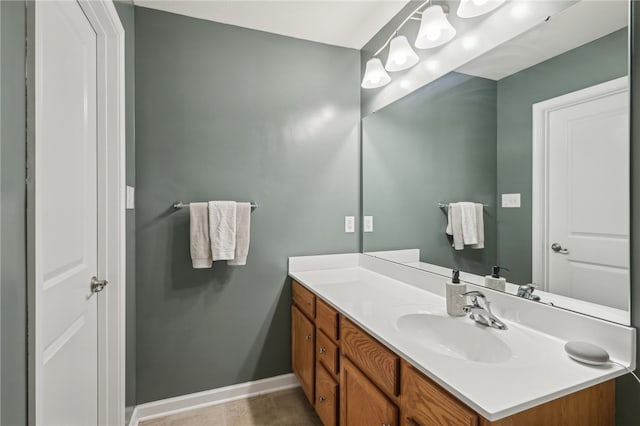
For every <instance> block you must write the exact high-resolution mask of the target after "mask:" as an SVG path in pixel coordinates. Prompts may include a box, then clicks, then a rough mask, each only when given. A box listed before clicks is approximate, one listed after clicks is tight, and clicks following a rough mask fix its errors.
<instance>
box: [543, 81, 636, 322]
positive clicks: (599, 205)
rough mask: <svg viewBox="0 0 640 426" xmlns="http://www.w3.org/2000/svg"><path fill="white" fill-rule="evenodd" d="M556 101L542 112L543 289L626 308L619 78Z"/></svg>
mask: <svg viewBox="0 0 640 426" xmlns="http://www.w3.org/2000/svg"><path fill="white" fill-rule="evenodd" d="M576 99H579V100H578V101H577V102H576ZM562 100H564V101H566V106H560V107H556V108H554V109H553V111H551V112H550V113H549V115H548V129H547V131H548V138H549V141H548V166H547V167H548V203H549V207H548V229H547V232H548V240H547V244H548V247H546V250H547V256H548V265H549V268H548V290H549V291H550V292H552V293H556V294H561V295H565V296H569V297H573V298H577V299H581V300H585V301H589V302H594V303H598V304H602V305H607V306H611V307H614V308H618V309H623V310H627V309H628V308H629V307H628V300H629V93H628V86H627V83H626V78H623V79H622V80H618V81H615V80H614V81H613V82H609V83H605V84H602V85H598V86H594V87H591V88H588V89H585V90H583V91H579V92H575V93H572V94H569V95H566V96H563V97H562Z"/></svg>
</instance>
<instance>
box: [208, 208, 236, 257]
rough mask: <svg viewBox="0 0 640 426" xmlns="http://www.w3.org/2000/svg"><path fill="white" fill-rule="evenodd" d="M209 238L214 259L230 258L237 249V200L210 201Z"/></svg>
mask: <svg viewBox="0 0 640 426" xmlns="http://www.w3.org/2000/svg"><path fill="white" fill-rule="evenodd" d="M209 238H211V257H212V259H213V260H230V259H233V258H234V256H235V251H236V203H235V201H209Z"/></svg>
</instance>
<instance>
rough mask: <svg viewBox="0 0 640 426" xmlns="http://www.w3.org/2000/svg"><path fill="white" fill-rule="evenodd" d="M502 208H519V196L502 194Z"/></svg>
mask: <svg viewBox="0 0 640 426" xmlns="http://www.w3.org/2000/svg"><path fill="white" fill-rule="evenodd" d="M502 207H503V208H520V194H502Z"/></svg>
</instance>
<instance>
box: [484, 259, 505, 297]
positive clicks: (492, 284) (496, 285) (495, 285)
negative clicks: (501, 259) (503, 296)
mask: <svg viewBox="0 0 640 426" xmlns="http://www.w3.org/2000/svg"><path fill="white" fill-rule="evenodd" d="M502 269H504V270H505V271H508V269H507V268H503V267H501V266H498V265H496V266H494V267H493V268H491V275H487V276H485V277H484V286H485V287H487V288H490V289H493V290H499V291H504V290H505V288H506V287H507V280H506V279H505V278H503V277H501V276H500V270H502Z"/></svg>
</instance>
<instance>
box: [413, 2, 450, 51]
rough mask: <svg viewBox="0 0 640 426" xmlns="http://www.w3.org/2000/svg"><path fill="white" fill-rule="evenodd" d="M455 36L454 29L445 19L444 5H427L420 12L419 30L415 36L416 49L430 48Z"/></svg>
mask: <svg viewBox="0 0 640 426" xmlns="http://www.w3.org/2000/svg"><path fill="white" fill-rule="evenodd" d="M455 36H456V29H455V28H453V25H451V23H450V22H449V20H448V19H447V15H446V14H445V9H444V7H442V6H440V5H433V6H429V7H428V8H427V9H426V10H425V11H424V12H422V19H421V20H420V30H419V31H418V37H417V38H416V47H417V48H418V49H432V48H434V47H438V46H442V45H443V44H445V43H448V42H450V41H451V40H452V39H453V38H454V37H455Z"/></svg>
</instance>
